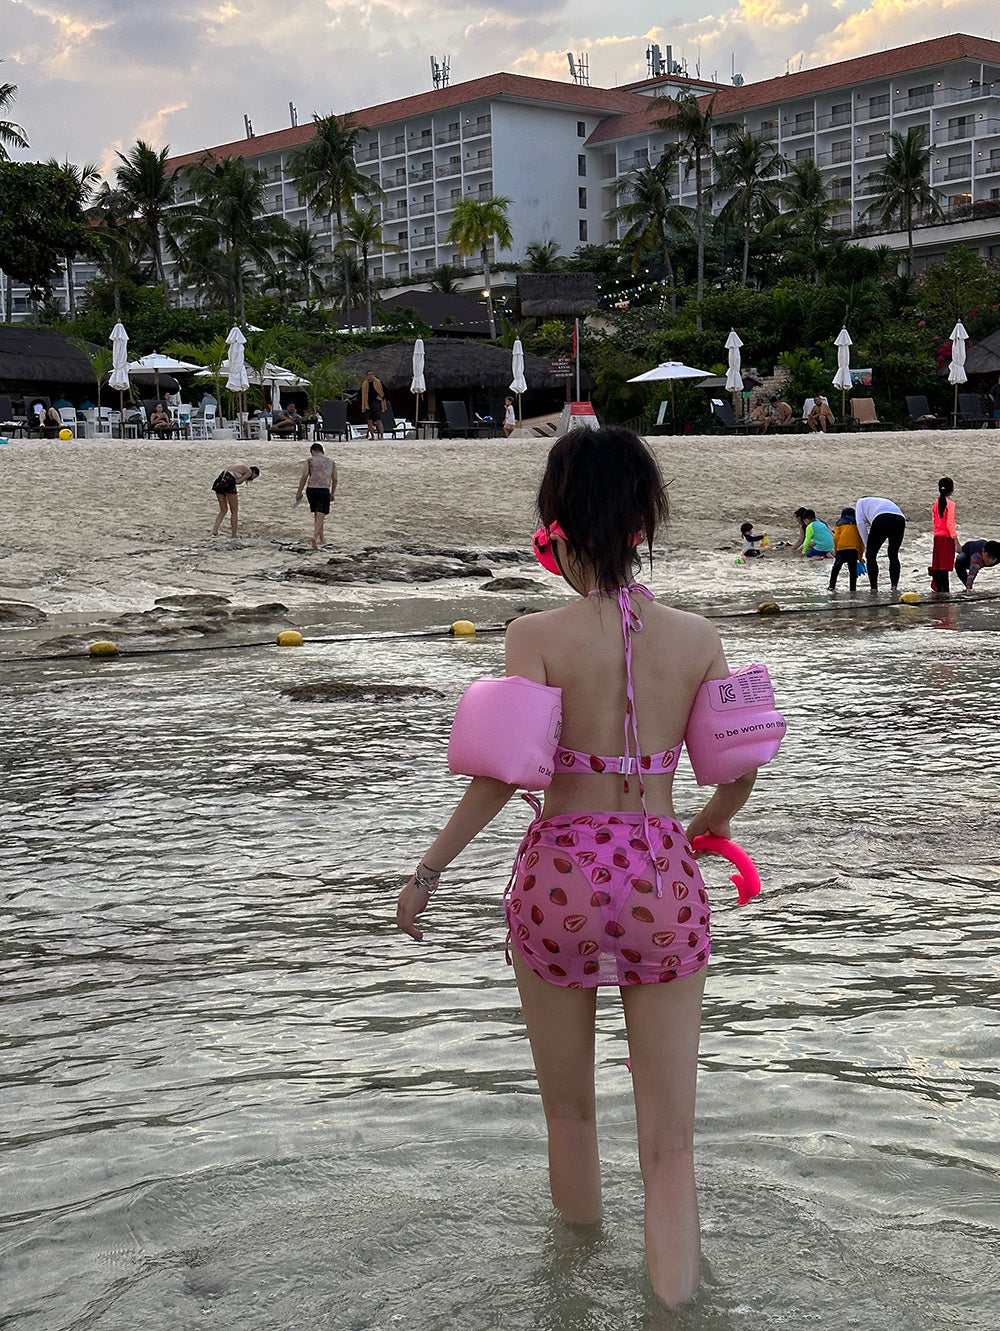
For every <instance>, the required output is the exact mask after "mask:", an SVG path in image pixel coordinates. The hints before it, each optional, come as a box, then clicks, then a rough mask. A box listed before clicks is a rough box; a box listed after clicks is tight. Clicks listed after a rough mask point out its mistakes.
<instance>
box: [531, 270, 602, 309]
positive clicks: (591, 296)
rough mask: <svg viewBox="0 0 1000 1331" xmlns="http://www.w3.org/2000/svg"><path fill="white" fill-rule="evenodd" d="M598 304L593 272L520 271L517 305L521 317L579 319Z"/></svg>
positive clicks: (595, 280)
mask: <svg viewBox="0 0 1000 1331" xmlns="http://www.w3.org/2000/svg"><path fill="white" fill-rule="evenodd" d="M596 308H597V278H596V277H595V276H594V274H593V273H519V274H518V278H517V309H518V313H519V315H520V317H521V318H522V319H582V318H583V316H584V315H585V314H589V313H590V312H591V310H594V309H596Z"/></svg>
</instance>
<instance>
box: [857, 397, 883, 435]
mask: <svg viewBox="0 0 1000 1331" xmlns="http://www.w3.org/2000/svg"><path fill="white" fill-rule="evenodd" d="M851 419H852V420H853V421H854V424H855V425H856V426H857V427H858V429H859V430H880V429H881V428H882V422H881V421H880V420H879V418H878V415H877V413H876V411H875V399H874V398H873V397H852V398H851Z"/></svg>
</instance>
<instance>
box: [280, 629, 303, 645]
mask: <svg viewBox="0 0 1000 1331" xmlns="http://www.w3.org/2000/svg"><path fill="white" fill-rule="evenodd" d="M278 646H279V647H301V646H302V634H301V633H300V632H299V631H298V629H283V630H282V632H281V633H279V634H278Z"/></svg>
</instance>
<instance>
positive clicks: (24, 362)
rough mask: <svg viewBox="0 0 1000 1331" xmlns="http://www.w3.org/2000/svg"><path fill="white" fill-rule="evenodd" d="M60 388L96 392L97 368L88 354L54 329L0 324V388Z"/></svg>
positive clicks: (24, 390) (26, 390)
mask: <svg viewBox="0 0 1000 1331" xmlns="http://www.w3.org/2000/svg"><path fill="white" fill-rule="evenodd" d="M60 388H62V389H68V388H80V389H85V390H86V391H87V392H89V393H94V392H96V390H97V379H96V377H95V375H94V367H93V366H92V365H91V363H90V360H89V358H88V357H87V355H86V353H85V352H83V351H81V350H80V348H79V347H78V346H76V345H75V344H74V343H73V342H71V341H70V340H69V338H68V337H65V336H64V335H63V334H62V333H56V332H54V331H53V330H52V329H51V328H21V327H18V326H17V325H9V324H2V325H0V390H2V391H3V392H5V393H17V394H21V393H25V394H29V393H45V394H51V393H52V392H53V391H54V390H57V389H60Z"/></svg>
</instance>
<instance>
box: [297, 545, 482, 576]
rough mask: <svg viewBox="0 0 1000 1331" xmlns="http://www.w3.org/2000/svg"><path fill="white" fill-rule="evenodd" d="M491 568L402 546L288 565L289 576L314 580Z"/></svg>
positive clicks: (479, 572)
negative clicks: (401, 547)
mask: <svg viewBox="0 0 1000 1331" xmlns="http://www.w3.org/2000/svg"><path fill="white" fill-rule="evenodd" d="M492 573H493V570H492V569H491V568H489V567H488V566H487V565H484V564H480V563H466V562H464V561H463V560H461V559H452V558H450V557H448V556H446V555H415V554H410V553H409V552H407V551H403V550H383V551H378V552H374V553H371V554H360V555H334V556H333V557H332V558H331V559H329V560H327V562H326V563H325V564H305V565H303V567H302V568H293V569H289V571H288V573H287V574H286V576H287V577H290V578H309V579H311V580H313V581H314V582H326V583H366V582H411V583H412V582H438V581H440V580H441V579H442V578H489V577H491V576H492Z"/></svg>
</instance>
